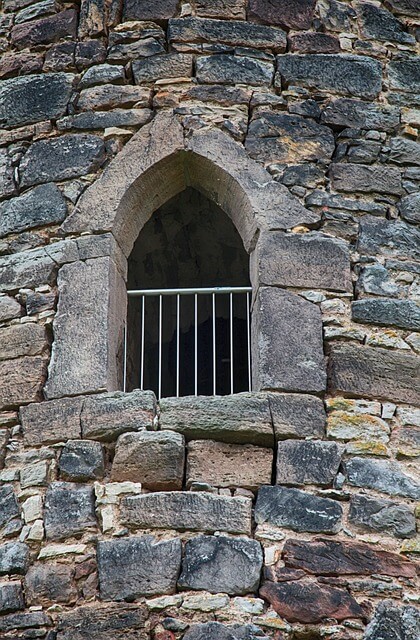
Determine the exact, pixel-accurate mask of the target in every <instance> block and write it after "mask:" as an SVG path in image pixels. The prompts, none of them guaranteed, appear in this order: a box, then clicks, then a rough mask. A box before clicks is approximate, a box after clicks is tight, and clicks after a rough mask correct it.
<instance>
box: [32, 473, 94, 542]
mask: <svg viewBox="0 0 420 640" xmlns="http://www.w3.org/2000/svg"><path fill="white" fill-rule="evenodd" d="M44 518H45V534H46V536H47V539H48V540H65V539H66V538H69V537H71V536H74V535H79V534H81V533H83V532H84V531H85V530H86V529H87V528H91V527H96V518H95V504H94V495H93V488H92V487H90V486H80V485H77V484H73V483H71V482H52V483H51V484H50V485H49V487H48V489H47V493H46V496H45V514H44Z"/></svg>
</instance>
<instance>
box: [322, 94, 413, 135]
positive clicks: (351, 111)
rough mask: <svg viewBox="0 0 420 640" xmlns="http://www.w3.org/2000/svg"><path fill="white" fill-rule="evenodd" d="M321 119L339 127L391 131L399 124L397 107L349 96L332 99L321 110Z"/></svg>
mask: <svg viewBox="0 0 420 640" xmlns="http://www.w3.org/2000/svg"><path fill="white" fill-rule="evenodd" d="M321 120H322V122H325V123H327V124H333V125H338V126H340V127H352V128H354V129H375V130H376V131H393V130H394V129H396V128H397V127H398V126H399V124H400V117H399V109H398V108H397V107H392V106H382V105H377V104H373V103H372V104H369V103H366V102H362V101H360V100H352V99H351V98H336V99H335V100H332V101H331V102H330V103H329V104H328V105H327V106H326V107H325V109H324V110H323V111H322V116H321Z"/></svg>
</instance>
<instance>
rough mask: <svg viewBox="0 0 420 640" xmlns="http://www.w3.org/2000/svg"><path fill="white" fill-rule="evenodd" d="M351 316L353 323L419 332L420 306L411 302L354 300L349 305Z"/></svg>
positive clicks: (385, 299)
mask: <svg viewBox="0 0 420 640" xmlns="http://www.w3.org/2000/svg"><path fill="white" fill-rule="evenodd" d="M351 315H352V319H353V320H354V321H355V322H364V323H366V324H377V325H383V326H394V327H398V328H399V329H409V330H410V331H419V330H420V306H419V305H418V304H417V303H416V302H414V301H413V300H389V299H388V298H375V299H364V300H355V301H354V302H352V305H351Z"/></svg>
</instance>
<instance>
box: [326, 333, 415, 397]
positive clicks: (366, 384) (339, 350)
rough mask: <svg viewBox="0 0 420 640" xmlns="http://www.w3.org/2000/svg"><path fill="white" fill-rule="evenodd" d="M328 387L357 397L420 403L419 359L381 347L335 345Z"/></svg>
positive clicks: (331, 351) (332, 349) (330, 364)
mask: <svg viewBox="0 0 420 640" xmlns="http://www.w3.org/2000/svg"><path fill="white" fill-rule="evenodd" d="M329 386H330V388H331V389H332V390H334V391H339V392H341V393H345V394H351V395H353V396H356V397H367V398H381V399H386V400H391V401H394V402H403V403H407V404H414V405H415V404H419V403H420V358H418V357H417V356H415V355H411V354H405V353H400V352H398V351H390V350H388V349H381V348H379V347H366V346H358V345H353V344H348V345H341V346H333V347H332V348H331V350H330V359H329Z"/></svg>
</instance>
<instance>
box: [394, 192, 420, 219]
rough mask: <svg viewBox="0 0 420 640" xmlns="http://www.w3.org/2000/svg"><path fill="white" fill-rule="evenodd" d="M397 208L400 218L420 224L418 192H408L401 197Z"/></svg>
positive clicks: (419, 196)
mask: <svg viewBox="0 0 420 640" xmlns="http://www.w3.org/2000/svg"><path fill="white" fill-rule="evenodd" d="M398 209H399V212H400V215H401V218H404V220H407V222H412V223H413V224H420V193H410V194H409V195H408V196H404V198H401V200H400V202H399V204H398Z"/></svg>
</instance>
